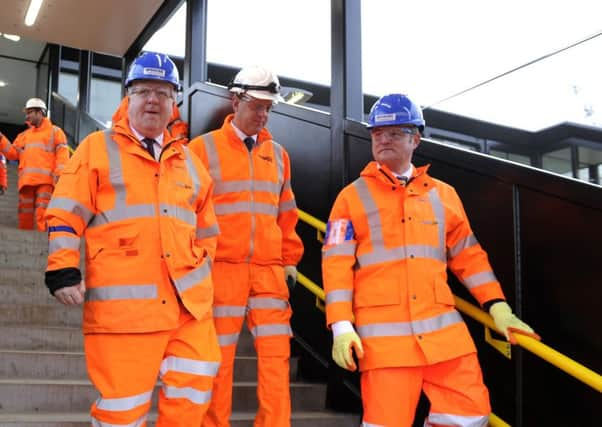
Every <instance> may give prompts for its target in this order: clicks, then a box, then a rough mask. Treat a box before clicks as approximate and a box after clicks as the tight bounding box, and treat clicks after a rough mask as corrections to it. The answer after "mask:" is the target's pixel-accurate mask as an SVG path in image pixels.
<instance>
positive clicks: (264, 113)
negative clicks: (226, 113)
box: [232, 95, 273, 135]
mask: <svg viewBox="0 0 602 427" xmlns="http://www.w3.org/2000/svg"><path fill="white" fill-rule="evenodd" d="M272 106H273V102H272V101H270V100H268V99H257V98H251V97H250V96H247V95H244V96H243V97H242V98H240V97H238V96H236V95H235V96H233V97H232V107H233V108H234V119H233V121H234V124H235V125H236V127H237V128H239V129H240V130H241V131H243V132H244V133H245V134H246V135H255V134H257V133H259V131H260V130H261V129H263V128H264V127H265V126H266V124H267V123H268V118H269V116H270V111H272Z"/></svg>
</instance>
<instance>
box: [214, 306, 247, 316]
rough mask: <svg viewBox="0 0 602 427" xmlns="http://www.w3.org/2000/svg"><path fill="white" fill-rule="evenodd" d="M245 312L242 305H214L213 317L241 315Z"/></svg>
mask: <svg viewBox="0 0 602 427" xmlns="http://www.w3.org/2000/svg"><path fill="white" fill-rule="evenodd" d="M246 312H247V307H245V306H244V305H214V306H213V317H243V316H244V315H245V313H246Z"/></svg>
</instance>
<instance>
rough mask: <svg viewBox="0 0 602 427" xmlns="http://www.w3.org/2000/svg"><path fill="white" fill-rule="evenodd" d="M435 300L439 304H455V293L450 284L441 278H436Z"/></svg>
mask: <svg viewBox="0 0 602 427" xmlns="http://www.w3.org/2000/svg"><path fill="white" fill-rule="evenodd" d="M434 286H435V301H436V302H437V303H439V304H445V305H451V306H455V305H456V303H455V301H454V295H453V294H452V291H451V289H450V288H449V285H448V284H447V283H446V282H445V281H444V280H441V279H435V285H434Z"/></svg>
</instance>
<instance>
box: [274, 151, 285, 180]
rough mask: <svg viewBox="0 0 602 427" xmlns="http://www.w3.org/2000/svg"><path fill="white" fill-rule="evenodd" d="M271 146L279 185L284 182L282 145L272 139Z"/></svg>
mask: <svg viewBox="0 0 602 427" xmlns="http://www.w3.org/2000/svg"><path fill="white" fill-rule="evenodd" d="M272 147H274V157H275V158H276V172H277V174H278V182H279V183H281V184H280V186H282V184H283V183H284V156H283V154H282V151H283V150H284V149H283V148H282V145H280V144H278V143H277V142H276V141H272Z"/></svg>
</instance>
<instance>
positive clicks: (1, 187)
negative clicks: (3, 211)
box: [0, 133, 8, 196]
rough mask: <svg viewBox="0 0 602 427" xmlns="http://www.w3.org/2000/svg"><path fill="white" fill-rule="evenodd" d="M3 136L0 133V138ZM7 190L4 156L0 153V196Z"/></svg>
mask: <svg viewBox="0 0 602 427" xmlns="http://www.w3.org/2000/svg"><path fill="white" fill-rule="evenodd" d="M2 138H4V135H2V134H1V133H0V139H2ZM6 190H8V173H7V171H6V157H4V155H2V154H0V196H1V195H3V194H4V193H5V192H6Z"/></svg>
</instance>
